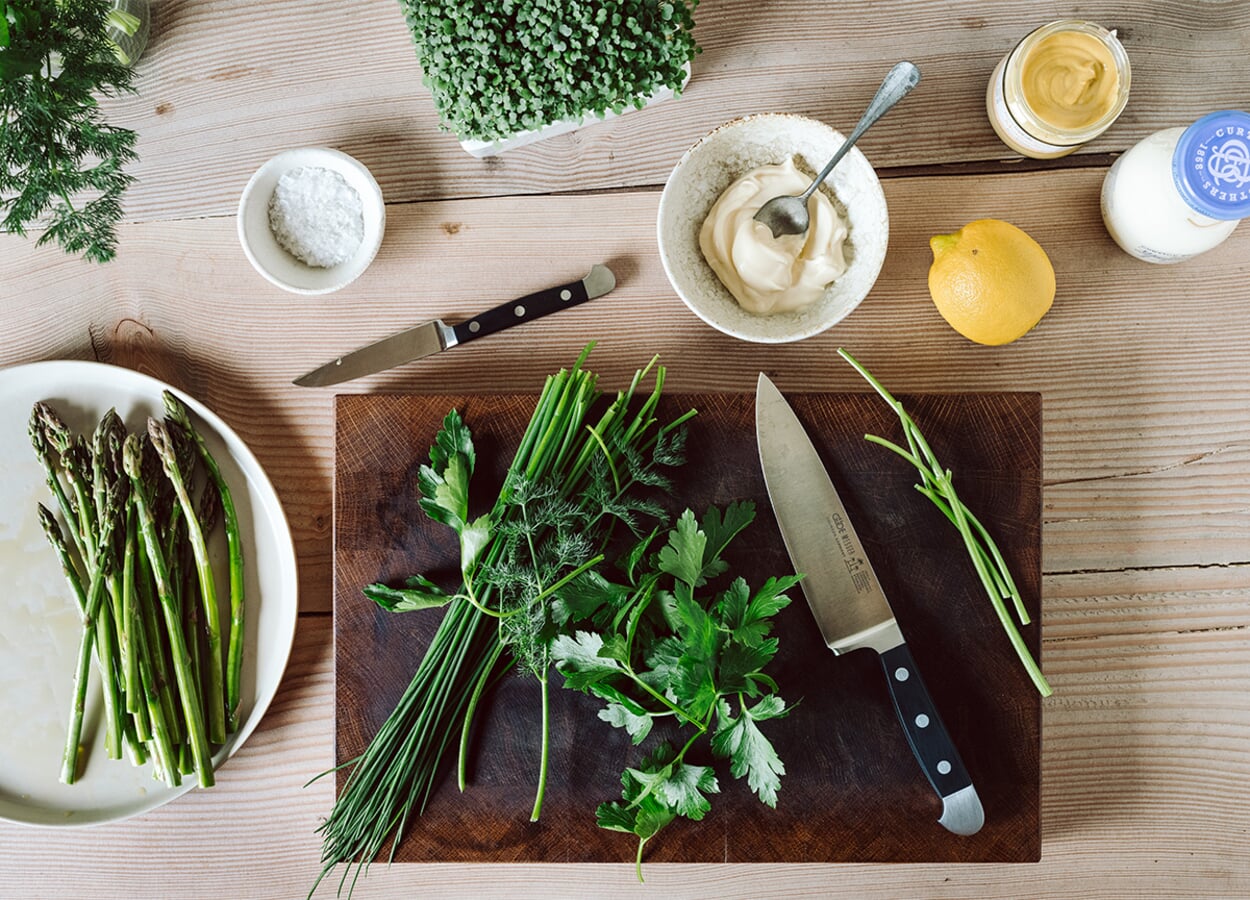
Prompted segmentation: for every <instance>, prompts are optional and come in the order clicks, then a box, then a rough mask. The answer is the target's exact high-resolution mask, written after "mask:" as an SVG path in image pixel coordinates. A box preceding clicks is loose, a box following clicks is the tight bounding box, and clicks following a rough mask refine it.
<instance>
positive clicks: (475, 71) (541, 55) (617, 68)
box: [400, 0, 698, 141]
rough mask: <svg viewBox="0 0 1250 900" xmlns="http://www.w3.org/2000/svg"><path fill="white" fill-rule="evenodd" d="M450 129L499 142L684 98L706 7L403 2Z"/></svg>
mask: <svg viewBox="0 0 1250 900" xmlns="http://www.w3.org/2000/svg"><path fill="white" fill-rule="evenodd" d="M400 2H401V5H402V6H403V8H404V14H405V16H406V18H407V20H408V25H409V27H410V29H411V31H412V38H413V42H414V44H415V45H416V51H417V59H418V60H419V61H420V63H421V68H422V69H423V70H424V75H423V78H422V80H423V81H424V83H425V85H426V87H428V88H429V89H430V92H431V93H432V95H433V98H434V106H435V108H436V109H437V110H438V114H439V117H440V119H441V120H442V123H443V126H444V127H445V128H447V129H449V130H451V131H453V132H455V133H456V134H457V135H458V136H459V137H460V138H461V139H462V140H464V139H475V140H483V141H492V140H496V139H498V138H501V137H505V136H507V135H511V134H515V133H517V132H521V131H527V130H531V129H536V128H540V127H542V126H543V125H547V124H549V123H551V122H555V121H558V120H560V119H568V118H576V117H580V116H584V115H591V114H593V115H602V114H603V113H605V112H607V111H609V110H610V111H613V112H620V111H622V110H623V109H625V108H626V107H627V106H630V105H633V106H637V107H641V106H642V105H643V103H644V102H645V101H646V98H647V97H649V96H650V95H651V94H652V93H654V92H655V91H657V90H658V89H660V88H670V89H672V90H674V91H679V90H680V88H681V86H682V83H683V82H684V81H685V77H686V72H685V68H684V67H685V66H686V65H687V64H688V63H689V62H690V61H691V60H692V59H693V58H694V55H695V54H696V53H697V52H698V47H697V46H696V45H695V40H694V35H693V33H692V32H693V29H694V8H695V6H696V4H697V2H698V0H660V2H656V0H613V2H602V0H594V2H592V0H503V2H497V0H467V2H460V3H446V2H442V3H429V2H422V0H400Z"/></svg>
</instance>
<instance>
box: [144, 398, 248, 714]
mask: <svg viewBox="0 0 1250 900" xmlns="http://www.w3.org/2000/svg"><path fill="white" fill-rule="evenodd" d="M162 398H163V399H164V401H165V412H166V414H167V415H168V416H169V418H170V419H172V420H173V421H175V422H177V423H178V424H179V425H181V426H182V428H183V429H184V430H185V431H186V433H187V434H188V435H190V436H191V439H192V440H193V441H194V443H195V448H196V450H197V451H198V452H199V454H200V459H201V460H203V462H204V468H205V469H207V470H208V474H209V477H210V478H211V479H212V483H213V484H214V485H216V487H217V494H218V497H219V499H220V501H221V513H222V519H223V521H224V522H225V528H226V545H227V549H228V550H229V554H230V639H229V649H228V652H227V654H226V726H227V727H228V728H229V729H230V731H232V732H233V731H236V730H237V729H238V727H239V705H240V700H241V684H242V673H243V627H244V585H243V538H242V532H241V530H240V528H239V515H238V512H237V511H236V510H235V507H234V498H233V496H232V495H231V493H230V486H229V485H228V484H227V483H226V479H225V476H223V475H222V474H221V467H220V466H219V465H218V464H217V460H215V459H214V458H213V454H212V453H210V452H209V450H208V446H207V445H206V444H205V443H204V438H203V437H201V436H200V433H199V432H198V431H197V430H196V428H195V424H194V423H193V422H192V421H191V414H190V412H189V411H188V410H187V407H186V405H185V404H184V403H183V402H182V401H181V400H179V399H178V398H177V397H175V396H174V395H173V394H172V393H170V392H169V391H165V392H164V394H163V395H162Z"/></svg>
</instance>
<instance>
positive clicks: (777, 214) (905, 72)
mask: <svg viewBox="0 0 1250 900" xmlns="http://www.w3.org/2000/svg"><path fill="white" fill-rule="evenodd" d="M919 83H920V70H919V69H917V68H916V67H915V66H914V65H912V64H911V63H909V62H907V61H906V60H904V61H903V62H901V63H897V64H896V65H895V66H894V68H892V69H891V70H890V71H889V72H888V73H886V76H885V79H884V80H883V81H882V82H881V87H879V88H877V95H876V96H875V97H873V98H872V102H871V103H869V104H868V108H867V109H866V110H864V115H863V116H862V117H861V118H860V120H859V124H858V125H856V126H855V130H854V131H852V132H851V136H850V137H848V138H847V139H846V143H844V144H843V145H842V146H841V147H839V148H838V152H837V153H835V154H833V159H831V160H829V163H828V164H827V165H826V166H825V167H824V168H823V169H821V170H820V174H819V175H817V176H816V179H815V180H814V181H813V182H812V183H811V185H810V186H809V187H808V189H807V190H805V191H804V192H803V193H802V194H799V196H797V197H790V196H782V197H774V198H773V199H771V200H769V201H768V202H767V203H765V204H764V205H763V206H761V207H760V209H759V212H757V213H756V214H755V216H754V218H755V221H757V222H763V223H764V224H765V225H767V226H768V228H769V230H771V231H772V233H773V237H775V238H779V237H781V236H782V235H783V234H802V233H803V232H805V231H807V225H808V218H807V200H808V198H809V197H811V196H812V194H813V193H814V192H815V190H816V188H818V187H820V183H821V182H822V181H824V180H825V178H826V177H827V176H828V175H829V173H830V172H832V171H833V167H834V166H836V165H837V164H838V162H839V161H840V160H841V159H842V157H843V156H845V155H846V152H847V151H848V150H850V149H851V147H853V146H854V144H855V142H856V141H858V140H859V139H860V137H861V136H862V135H863V133H864V132H865V131H867V130H868V129H869V127H870V126H871V125H872V124H873V123H874V122H876V121H877V120H878V119H880V118H881V117H882V116H884V115H885V114H886V113H887V112H889V111H890V109H891V107H893V106H894V104H895V103H898V101H900V100H902V99H903V98H904V97H906V96H907V95H908V93H910V92H911V89H912V88H914V87H915V86H916V85H917V84H919Z"/></svg>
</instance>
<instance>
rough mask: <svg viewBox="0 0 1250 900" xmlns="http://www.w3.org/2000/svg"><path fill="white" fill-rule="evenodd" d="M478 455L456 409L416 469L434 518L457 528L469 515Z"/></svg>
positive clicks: (423, 505) (428, 510) (423, 502)
mask: <svg viewBox="0 0 1250 900" xmlns="http://www.w3.org/2000/svg"><path fill="white" fill-rule="evenodd" d="M476 458H477V456H476V453H475V451H474V449H473V439H472V436H471V435H470V433H469V429H468V427H467V426H466V425H465V424H464V420H463V419H461V418H460V413H459V412H458V411H456V410H454V409H453V410H452V411H451V412H449V413H448V414H447V416H446V418H444V419H443V427H442V428H441V429H440V430H439V432H438V434H437V435H435V437H434V445H433V446H432V447H430V462H429V463H428V464H423V465H422V466H421V467H420V469H418V470H417V487H418V488H419V489H420V491H421V508H422V509H423V510H425V513H426V515H428V516H429V517H430V518H431V519H433V520H434V521H436V522H441V523H442V524H443V525H447V526H449V527H451V528H454V529H455V530H456V531H457V532H459V531H461V530H462V529H464V528H465V527H466V523H467V522H468V519H469V479H470V478H471V477H472V476H473V468H474V464H475V461H476ZM475 524H476V523H475ZM462 568H463V567H462Z"/></svg>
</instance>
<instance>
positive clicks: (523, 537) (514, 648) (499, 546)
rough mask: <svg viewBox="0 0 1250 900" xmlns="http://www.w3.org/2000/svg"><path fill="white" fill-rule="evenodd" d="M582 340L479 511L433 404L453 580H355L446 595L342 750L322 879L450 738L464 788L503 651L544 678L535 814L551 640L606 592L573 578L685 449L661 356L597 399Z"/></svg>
mask: <svg viewBox="0 0 1250 900" xmlns="http://www.w3.org/2000/svg"><path fill="white" fill-rule="evenodd" d="M592 347H593V345H591V346H588V347H587V348H586V350H585V351H584V352H583V353H582V355H581V356H580V357H579V358H578V360H577V363H576V364H575V365H574V366H573V367H572V368H571V369H570V370H562V371H560V372H558V373H556V374H555V375H552V376H551V377H549V378H548V379H547V382H546V385H545V386H544V388H543V392H542V395H541V396H540V397H539V400H538V403H537V405H536V406H535V409H534V413H533V416H532V417H531V419H530V422H529V425H528V427H527V428H526V430H525V433H524V434H523V435H522V437H521V442H520V445H519V446H518V448H517V451H516V455H515V456H514V457H513V460H512V464H511V466H510V467H509V469H508V473H507V475H506V476H505V478H504V484H503V488H502V490H501V491H500V493H499V495H498V497H497V498H495V500H494V502H493V504H492V505H491V507H490V511H489V512H488V513H485V514H483V515H480V516H478V517H476V518H473V517H472V516H471V514H470V512H469V510H470V508H471V506H472V504H471V503H470V494H471V486H470V481H471V478H472V475H473V470H474V466H475V462H476V454H475V451H474V448H473V441H472V436H471V435H470V433H469V429H468V427H467V425H466V424H465V422H464V421H463V419H462V418H461V416H460V414H459V413H458V412H455V411H453V412H452V413H449V414H448V416H447V417H446V418H445V419H444V421H443V427H442V429H441V430H440V432H439V433H438V435H437V436H436V438H435V442H434V446H433V447H431V448H430V461H429V463H428V465H426V466H424V467H422V468H421V470H420V471H419V475H418V482H419V487H420V490H421V496H422V499H421V506H422V509H423V510H424V511H425V512H426V514H427V515H429V516H430V517H431V518H432V519H434V520H435V521H437V522H440V523H442V524H445V525H447V526H448V527H450V528H452V529H453V530H455V531H456V532H457V534H458V535H459V537H460V550H461V560H460V568H461V575H462V582H461V584H460V586H459V588H458V589H457V590H455V591H454V592H453V591H446V590H444V589H443V588H441V587H439V586H438V585H436V584H434V583H433V582H432V581H430V580H429V579H427V578H425V577H423V576H420V575H416V576H412V577H410V578H408V579H407V580H406V581H405V583H404V586H403V587H399V588H396V587H390V586H387V585H380V584H375V585H370V586H368V587H367V588H365V595H366V596H368V597H369V598H370V599H372V600H374V601H375V602H377V603H378V604H379V605H380V606H382V607H383V608H385V609H388V610H392V611H396V612H399V611H408V610H418V609H426V608H430V607H434V606H446V608H447V609H446V613H445V614H444V617H443V619H442V621H441V622H440V624H439V627H438V629H437V631H436V632H435V634H434V637H433V638H432V640H431V642H430V645H429V647H428V648H427V650H426V653H425V655H424V656H423V657H422V659H421V662H420V664H419V665H418V667H417V671H416V673H415V674H414V676H413V679H412V682H411V683H410V684H409V686H408V689H407V690H406V691H405V693H404V695H403V697H401V698H400V701H399V703H398V704H397V705H396V707H395V710H394V711H393V712H392V713H391V715H390V716H389V717H388V718H387V720H386V722H384V723H383V725H382V727H381V728H380V729H379V731H378V733H377V734H376V735H375V736H374V737H373V739H372V740H371V741H370V742H369V744H368V746H367V747H366V748H365V751H364V753H363V754H361V756H360V757H359V758H357V759H356V760H353V761H352V762H350V763H348V764H347V768H349V769H350V774H349V776H348V778H347V781H346V783H345V785H344V787H343V789H342V791H341V792H340V794H339V797H338V800H337V801H336V803H335V805H334V808H333V809H332V810H331V812H330V816H329V818H328V819H327V820H326V822H325V823H324V825H322V827H321V828H320V829H319V831H321V832H323V833H324V836H325V837H324V843H323V847H322V862H323V869H322V873H321V875H320V876H319V877H318V879H317V882H318V883H320V881H321V879H322V878H324V877H325V875H326V874H327V873H328V872H329V871H330V870H331V869H332V868H333V867H334V866H336V865H338V864H339V863H346V864H347V865H346V866H345V869H344V873H343V882H345V881H346V879H347V876H348V874H350V873H351V871H352V866H353V863H354V865H355V872H356V874H355V876H354V877H353V881H352V883H353V885H354V883H355V878H358V877H359V876H360V873H361V872H362V871H363V870H364V869H366V868H367V866H368V864H369V863H370V862H371V861H372V860H373V859H374V858H375V857H377V856H378V854H379V853H380V852H381V850H382V847H383V845H384V844H385V842H386V841H387V839H388V838H389V839H391V842H392V843H391V848H392V850H391V852H392V854H393V853H394V850H395V848H396V847H398V844H399V841H400V840H401V838H402V836H403V834H404V831H405V828H406V826H407V824H408V821H409V818H410V817H411V816H412V815H414V814H415V815H419V814H420V812H421V809H422V808H423V807H424V804H425V802H426V800H427V799H428V798H429V796H430V793H431V791H432V790H433V789H434V786H435V784H436V781H437V778H438V775H439V773H440V771H441V769H442V766H443V763H444V761H445V759H446V757H447V755H448V751H449V750H450V749H451V748H452V747H455V746H458V747H459V756H460V759H459V781H460V787H461V789H462V790H463V789H464V787H465V781H466V778H465V770H466V762H467V756H468V746H469V736H470V733H471V728H472V722H473V718H474V714H475V712H476V709H477V704H478V702H479V701H480V699H481V697H482V695H483V693H484V692H485V690H486V688H487V686H488V685H489V684H490V683H491V682H492V681H493V679H494V678H496V677H497V676H498V675H500V674H501V673H502V672H503V671H504V670H506V669H507V668H508V666H509V665H510V664H511V663H512V661H513V658H514V659H515V660H516V661H517V662H519V663H520V664H521V666H522V667H523V668H524V669H526V670H528V671H529V672H530V673H532V674H533V675H535V676H536V677H538V678H539V680H540V682H542V684H543V692H542V719H543V741H542V746H541V747H540V748H539V750H540V760H539V776H538V788H537V791H536V795H535V800H534V808H533V813H532V817H533V818H537V817H538V814H539V812H540V811H541V808H542V800H543V794H544V789H545V785H546V776H547V756H548V748H549V744H550V740H549V735H548V730H549V707H548V693H547V685H546V677H547V671H548V669H549V660H550V653H551V640H552V638H553V637H554V635H555V634H556V632H557V630H558V626H559V625H560V624H561V623H562V622H565V621H568V620H570V619H571V618H572V617H573V616H574V615H575V614H579V613H577V612H576V611H578V610H580V609H582V608H585V609H587V610H593V609H597V608H598V606H599V605H600V603H601V601H600V599H599V595H598V594H596V595H595V596H594V598H590V599H586V600H585V601H584V607H583V606H581V605H580V603H581V601H578V600H577V599H576V596H575V595H576V591H574V590H573V589H572V584H573V583H574V579H577V577H578V576H584V577H588V576H589V575H590V572H591V568H590V567H591V566H593V565H595V564H596V563H597V562H599V561H600V560H601V559H602V555H601V553H600V549H599V548H600V547H602V546H603V545H604V544H606V542H607V540H608V538H609V536H610V534H611V533H612V530H613V528H614V527H615V526H618V525H624V526H625V528H626V529H627V530H629V531H631V532H633V531H641V521H642V520H643V519H644V518H648V517H650V516H652V515H654V514H658V513H659V512H660V510H659V508H658V507H657V506H655V504H654V503H652V502H650V501H648V500H647V499H646V498H645V497H641V496H638V494H637V491H638V490H639V489H642V488H662V487H664V486H665V485H667V482H668V479H667V477H666V475H665V474H664V472H663V469H665V468H667V467H670V466H675V465H679V464H680V463H681V462H682V461H683V460H682V448H683V444H684V430H683V428H682V425H683V423H684V422H685V421H686V420H687V419H688V418H689V417H690V416H692V415H693V414H694V413H693V412H691V413H687V414H686V415H684V416H679V417H678V418H677V419H676V420H674V421H673V422H670V423H667V424H661V423H660V422H659V420H658V419H657V417H656V405H657V404H658V403H659V399H660V395H661V392H662V390H663V386H664V377H665V370H664V368H663V367H660V366H655V360H652V362H651V364H650V365H648V366H647V367H646V368H644V369H642V370H640V371H638V372H637V373H635V375H634V379H633V381H632V382H631V384H630V385H629V387H628V388H627V389H626V390H624V391H621V392H620V393H618V394H617V395H616V398H615V399H614V400H613V401H611V402H610V403H606V404H605V403H604V402H601V401H603V400H604V399H605V398H603V397H602V395H601V394H600V392H599V391H598V389H597V386H596V385H597V379H596V376H595V375H594V374H593V373H591V372H589V371H587V370H586V369H585V368H583V365H584V363H585V361H586V357H587V356H588V354H589V353H590V350H591V348H592ZM653 369H654V375H655V381H654V388H653V390H652V391H651V392H650V394H649V395H644V396H642V397H641V399H640V398H639V394H640V388H641V385H642V382H643V381H644V380H645V379H646V377H647V376H648V375H649V374H650V373H651V372H652V370H653ZM607 593H609V594H610V593H611V591H607ZM598 649H599V648H596V652H597V651H598ZM631 702H632V701H628V700H627V698H624V697H621V698H618V700H617V704H618V705H619V706H620V707H621V711H619V712H614V713H613V715H614V716H616V717H617V719H618V720H619V721H620V722H621V726H622V727H625V728H629V727H633V728H634V729H635V730H636V731H637V730H639V729H641V727H642V723H641V722H634V723H633V724H632V725H631V724H630V720H629V717H630V715H633V716H641V715H642V714H643V713H642V711H640V710H639V709H638V708H637V707H636V706H635V705H631ZM457 734H458V736H459V741H458V742H457V741H456V736H457ZM341 884H342V882H341V883H340V886H341ZM313 890H314V891H315V890H316V884H314V886H313Z"/></svg>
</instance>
